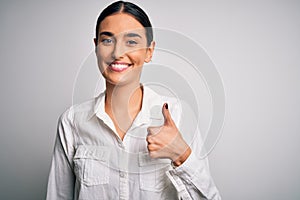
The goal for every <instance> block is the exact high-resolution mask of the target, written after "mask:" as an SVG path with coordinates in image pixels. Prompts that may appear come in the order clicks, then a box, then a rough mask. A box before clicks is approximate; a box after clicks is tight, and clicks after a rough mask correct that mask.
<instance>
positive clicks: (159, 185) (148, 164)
mask: <svg viewBox="0 0 300 200" xmlns="http://www.w3.org/2000/svg"><path fill="white" fill-rule="evenodd" d="M170 164H171V161H170V160H169V159H153V158H151V157H150V156H149V154H148V153H144V152H140V153H139V169H140V171H139V176H140V189H141V190H147V191H152V192H160V191H162V190H163V189H164V188H165V187H167V186H168V185H169V184H171V182H170V180H169V178H168V177H167V175H166V171H167V170H169V169H171V168H172V167H171V165H170Z"/></svg>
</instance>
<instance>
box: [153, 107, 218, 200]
mask: <svg viewBox="0 0 300 200" xmlns="http://www.w3.org/2000/svg"><path fill="white" fill-rule="evenodd" d="M162 112H163V115H164V117H165V123H164V125H163V126H161V127H150V128H148V132H149V133H150V134H149V136H148V137H147V141H148V149H149V152H150V156H152V157H154V158H165V157H167V158H170V159H171V160H172V161H173V165H174V169H173V170H170V171H168V172H167V175H168V177H169V178H170V180H171V182H172V183H173V185H174V186H175V188H176V189H177V191H178V195H179V196H180V198H182V199H211V200H219V199H221V197H220V195H219V192H218V190H217V188H216V186H215V184H214V182H213V180H212V178H211V176H210V172H209V166H208V159H207V157H206V158H203V159H200V158H201V156H200V152H201V147H202V145H203V143H202V139H201V135H200V131H199V130H198V129H197V122H196V120H195V118H194V117H193V116H192V115H191V114H192V112H190V110H188V109H186V107H185V115H182V113H178V114H177V115H176V114H175V115H174V117H175V118H176V117H177V118H178V116H180V117H181V120H180V124H181V125H182V126H181V131H182V133H185V135H182V134H181V132H179V130H178V129H177V126H179V123H178V121H179V120H175V121H177V123H175V122H174V121H173V120H172V118H171V115H170V113H169V110H168V109H166V107H163V109H162ZM187 113H188V114H187ZM186 141H187V142H186ZM188 144H189V145H188Z"/></svg>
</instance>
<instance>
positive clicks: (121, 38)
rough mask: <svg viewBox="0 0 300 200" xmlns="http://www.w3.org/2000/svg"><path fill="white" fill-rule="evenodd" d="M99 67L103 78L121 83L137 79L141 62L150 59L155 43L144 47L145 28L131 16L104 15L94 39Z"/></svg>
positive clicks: (138, 78) (119, 14)
mask: <svg viewBox="0 0 300 200" xmlns="http://www.w3.org/2000/svg"><path fill="white" fill-rule="evenodd" d="M95 45H96V55H97V59H98V66H99V69H100V71H101V73H102V74H103V76H104V78H105V79H106V81H108V82H110V83H111V84H114V85H117V84H118V85H120V84H121V85H123V84H126V83H132V82H137V83H139V81H140V75H141V71H142V66H143V64H144V62H149V61H150V60H151V57H152V54H153V49H154V42H152V43H151V45H150V46H149V47H148V46H147V38H146V30H145V28H144V27H143V26H142V25H141V24H140V23H139V22H138V21H137V20H136V19H135V18H133V17H132V16H130V15H128V14H124V13H118V14H114V15H110V16H108V17H106V18H105V19H104V20H103V21H102V22H101V24H100V27H99V35H98V41H96V39H95Z"/></svg>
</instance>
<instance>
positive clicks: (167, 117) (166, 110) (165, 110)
mask: <svg viewBox="0 0 300 200" xmlns="http://www.w3.org/2000/svg"><path fill="white" fill-rule="evenodd" d="M162 114H163V116H164V118H165V125H166V124H172V123H173V120H172V117H171V114H170V111H169V107H168V103H164V105H163V107H162Z"/></svg>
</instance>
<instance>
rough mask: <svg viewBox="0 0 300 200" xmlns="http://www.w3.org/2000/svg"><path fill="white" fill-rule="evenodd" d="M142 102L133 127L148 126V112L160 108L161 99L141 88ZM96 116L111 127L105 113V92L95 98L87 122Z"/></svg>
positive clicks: (145, 87) (151, 91) (147, 89)
mask: <svg viewBox="0 0 300 200" xmlns="http://www.w3.org/2000/svg"><path fill="white" fill-rule="evenodd" d="M142 87H143V100H142V109H141V110H140V112H139V113H138V115H137V116H136V118H135V120H134V122H133V125H134V126H140V125H142V124H148V123H149V122H150V117H151V116H150V115H151V113H150V111H151V109H152V108H154V107H155V106H160V107H161V104H162V103H161V102H162V100H161V97H160V95H159V94H157V93H156V92H155V91H153V90H152V89H150V88H149V87H147V86H143V85H142ZM94 116H97V117H98V118H99V119H101V120H102V121H103V122H105V123H106V124H108V125H111V123H112V122H111V119H110V118H109V116H108V115H107V113H106V112H105V91H104V92H102V93H100V94H99V96H97V97H96V98H95V103H94V108H92V109H91V110H90V113H89V114H88V117H87V120H90V119H91V118H92V117H94Z"/></svg>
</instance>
